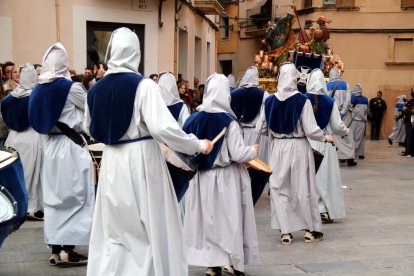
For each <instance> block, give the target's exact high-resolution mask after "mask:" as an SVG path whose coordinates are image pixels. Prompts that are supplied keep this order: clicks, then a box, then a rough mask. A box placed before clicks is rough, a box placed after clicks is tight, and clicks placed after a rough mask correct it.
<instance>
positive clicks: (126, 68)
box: [105, 27, 141, 75]
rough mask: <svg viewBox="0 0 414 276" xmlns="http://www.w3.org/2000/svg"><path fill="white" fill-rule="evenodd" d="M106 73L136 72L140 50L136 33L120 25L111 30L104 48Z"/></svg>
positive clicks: (139, 59)
mask: <svg viewBox="0 0 414 276" xmlns="http://www.w3.org/2000/svg"><path fill="white" fill-rule="evenodd" d="M105 61H106V63H107V64H108V71H106V73H105V75H107V74H114V73H121V72H122V73H138V66H139V63H140V61H141V50H140V45H139V40H138V37H137V35H136V34H135V33H134V32H133V31H131V30H130V29H128V28H125V27H122V28H119V29H116V30H115V31H113V33H112V35H111V38H110V39H109V43H108V48H107V50H106V56H105Z"/></svg>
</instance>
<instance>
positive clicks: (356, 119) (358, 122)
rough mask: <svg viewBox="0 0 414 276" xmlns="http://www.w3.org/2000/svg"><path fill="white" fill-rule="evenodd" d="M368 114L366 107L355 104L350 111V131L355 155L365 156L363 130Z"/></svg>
mask: <svg viewBox="0 0 414 276" xmlns="http://www.w3.org/2000/svg"><path fill="white" fill-rule="evenodd" d="M367 114H368V105H366V104H357V105H356V106H355V107H354V108H353V110H352V118H353V120H352V123H351V125H350V128H351V129H352V132H353V136H354V141H355V155H356V156H364V155H365V128H366V124H367V123H366V121H367Z"/></svg>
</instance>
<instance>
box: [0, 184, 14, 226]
mask: <svg viewBox="0 0 414 276" xmlns="http://www.w3.org/2000/svg"><path fill="white" fill-rule="evenodd" d="M14 202H15V200H14V198H13V196H12V195H11V194H10V193H9V192H8V191H7V190H6V188H4V187H3V186H0V224H1V223H4V222H7V221H9V220H11V219H12V218H14V217H15V216H16V208H15V204H14Z"/></svg>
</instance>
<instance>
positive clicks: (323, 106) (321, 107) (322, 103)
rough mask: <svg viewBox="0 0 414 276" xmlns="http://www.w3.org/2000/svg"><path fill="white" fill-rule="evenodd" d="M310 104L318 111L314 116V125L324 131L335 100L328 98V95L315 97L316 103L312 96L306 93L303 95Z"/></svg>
mask: <svg viewBox="0 0 414 276" xmlns="http://www.w3.org/2000/svg"><path fill="white" fill-rule="evenodd" d="M304 95H305V96H306V97H307V98H308V99H309V100H310V102H311V104H312V106H313V105H315V104H316V105H317V106H318V110H317V111H316V113H314V114H315V119H316V123H317V124H318V126H319V127H320V128H321V129H324V128H325V127H326V126H327V125H328V123H329V120H330V118H331V113H332V108H333V105H334V102H335V100H334V99H332V98H331V97H329V96H328V95H316V96H317V102H316V100H315V97H314V95H313V94H310V93H306V94H304Z"/></svg>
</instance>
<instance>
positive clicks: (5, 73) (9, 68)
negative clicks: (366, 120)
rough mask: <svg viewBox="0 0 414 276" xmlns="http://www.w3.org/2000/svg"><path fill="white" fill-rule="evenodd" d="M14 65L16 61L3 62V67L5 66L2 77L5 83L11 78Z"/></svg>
mask: <svg viewBox="0 0 414 276" xmlns="http://www.w3.org/2000/svg"><path fill="white" fill-rule="evenodd" d="M13 67H14V63H13V62H11V61H6V62H5V63H4V64H3V66H2V68H3V78H2V82H3V85H4V84H5V83H6V81H7V80H9V79H10V78H11V74H12V71H13Z"/></svg>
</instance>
